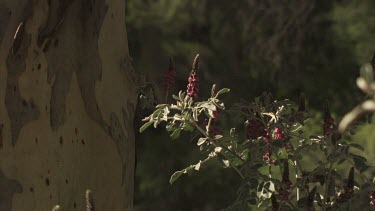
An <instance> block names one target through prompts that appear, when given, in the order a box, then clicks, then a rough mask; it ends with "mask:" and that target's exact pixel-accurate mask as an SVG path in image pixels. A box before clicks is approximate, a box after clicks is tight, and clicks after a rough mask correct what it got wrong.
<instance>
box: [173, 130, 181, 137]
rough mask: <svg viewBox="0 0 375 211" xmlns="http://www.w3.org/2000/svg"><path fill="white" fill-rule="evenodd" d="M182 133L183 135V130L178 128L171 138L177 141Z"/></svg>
mask: <svg viewBox="0 0 375 211" xmlns="http://www.w3.org/2000/svg"><path fill="white" fill-rule="evenodd" d="M180 133H181V128H177V129H176V130H174V131H173V132H172V134H171V138H172V139H177V138H178V137H180Z"/></svg>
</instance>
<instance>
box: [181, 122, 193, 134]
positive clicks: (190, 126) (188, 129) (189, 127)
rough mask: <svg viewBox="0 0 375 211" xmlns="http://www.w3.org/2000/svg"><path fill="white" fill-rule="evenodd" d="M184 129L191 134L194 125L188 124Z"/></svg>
mask: <svg viewBox="0 0 375 211" xmlns="http://www.w3.org/2000/svg"><path fill="white" fill-rule="evenodd" d="M183 129H184V130H185V131H189V132H193V131H194V127H193V126H192V125H190V124H186V123H185V124H184V126H183Z"/></svg>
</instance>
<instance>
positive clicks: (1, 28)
mask: <svg viewBox="0 0 375 211" xmlns="http://www.w3.org/2000/svg"><path fill="white" fill-rule="evenodd" d="M10 16H11V11H10V9H9V8H7V7H6V6H5V5H4V4H1V3H0V44H1V41H2V40H3V36H4V33H5V31H6V29H7V25H8V23H9V20H10Z"/></svg>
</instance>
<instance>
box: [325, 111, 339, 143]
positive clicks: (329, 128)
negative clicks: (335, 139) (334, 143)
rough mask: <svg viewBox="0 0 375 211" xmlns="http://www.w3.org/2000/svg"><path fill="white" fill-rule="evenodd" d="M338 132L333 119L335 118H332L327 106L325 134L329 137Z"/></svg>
mask: <svg viewBox="0 0 375 211" xmlns="http://www.w3.org/2000/svg"><path fill="white" fill-rule="evenodd" d="M336 130H337V126H336V124H335V119H333V117H332V116H331V113H330V112H329V108H328V106H327V105H325V106H324V124H323V134H324V135H325V136H329V135H331V134H332V133H333V132H334V131H336Z"/></svg>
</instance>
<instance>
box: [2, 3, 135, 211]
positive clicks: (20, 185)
mask: <svg viewBox="0 0 375 211" xmlns="http://www.w3.org/2000/svg"><path fill="white" fill-rule="evenodd" d="M0 87H1V88H0V99H1V103H0V211H18V210H30V211H32V210H36V211H44V210H51V209H52V207H53V206H54V205H56V204H59V205H60V207H61V208H62V210H84V208H85V191H86V189H90V190H92V193H93V197H94V204H95V208H96V210H99V211H100V210H102V211H106V210H108V211H109V210H111V211H112V210H132V207H133V186H134V184H133V183H134V181H133V179H134V159H135V156H134V130H133V116H134V111H135V105H136V99H137V98H136V97H137V89H138V88H137V87H138V78H137V76H136V75H135V73H134V72H133V70H132V65H131V62H130V57H129V52H128V43H127V35H126V28H125V0H27V1H25V0H0Z"/></svg>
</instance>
